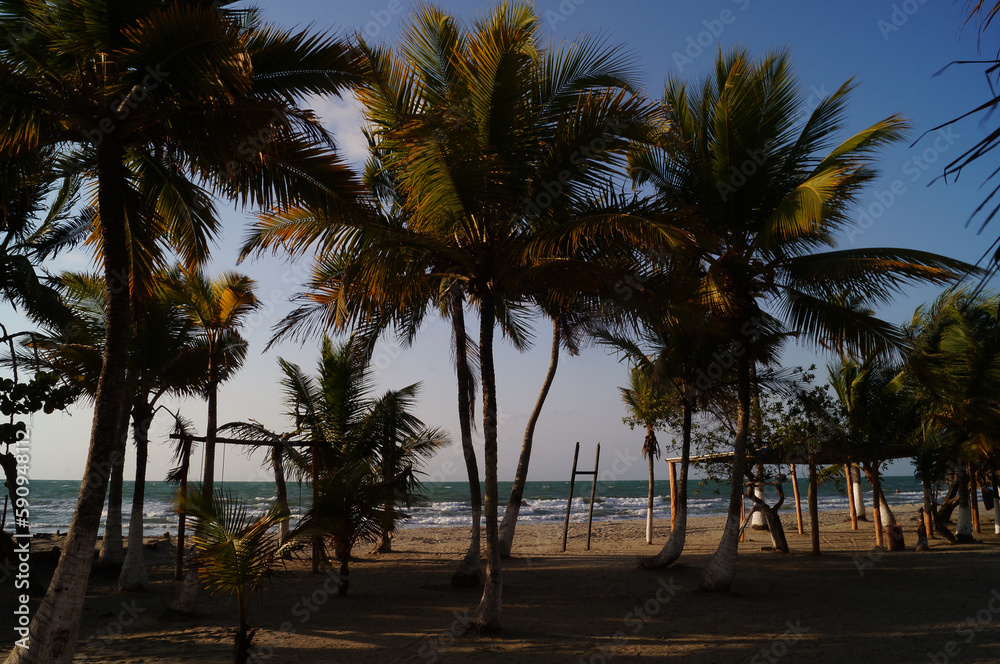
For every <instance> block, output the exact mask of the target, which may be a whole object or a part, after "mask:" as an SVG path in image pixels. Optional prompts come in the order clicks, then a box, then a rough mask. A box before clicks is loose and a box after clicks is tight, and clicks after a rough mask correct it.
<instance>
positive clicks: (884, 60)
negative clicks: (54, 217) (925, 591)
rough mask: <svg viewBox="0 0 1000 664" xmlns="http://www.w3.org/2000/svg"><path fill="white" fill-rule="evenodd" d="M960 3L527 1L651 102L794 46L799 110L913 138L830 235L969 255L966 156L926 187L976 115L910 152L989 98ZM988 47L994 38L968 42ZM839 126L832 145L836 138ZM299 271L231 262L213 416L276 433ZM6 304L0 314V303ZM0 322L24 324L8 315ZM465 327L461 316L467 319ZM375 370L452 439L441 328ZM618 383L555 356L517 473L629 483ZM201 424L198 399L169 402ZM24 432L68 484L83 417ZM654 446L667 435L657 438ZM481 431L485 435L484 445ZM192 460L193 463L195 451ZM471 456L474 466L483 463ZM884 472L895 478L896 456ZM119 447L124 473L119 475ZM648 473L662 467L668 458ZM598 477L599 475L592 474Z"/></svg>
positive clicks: (598, 368)
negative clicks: (740, 53) (232, 347)
mask: <svg viewBox="0 0 1000 664" xmlns="http://www.w3.org/2000/svg"><path fill="white" fill-rule="evenodd" d="M437 4H438V5H439V6H441V7H443V8H444V9H446V10H449V11H450V12H452V13H454V14H455V15H457V16H460V17H471V16H474V15H476V14H478V13H480V12H482V11H484V10H485V9H486V7H487V6H488V5H487V3H485V2H478V1H476V2H470V1H458V0H452V1H446V2H439V3H437ZM963 4H964V3H961V2H959V3H956V2H946V1H943V0H924V1H921V0H907V1H906V2H888V1H872V0H848V1H846V2H838V3H831V2H817V1H802V0H799V1H797V2H791V1H774V2H763V0H708V1H699V2H696V3H695V2H665V1H655V2H654V1H652V0H616V1H614V2H611V1H608V0H539V1H537V2H536V3H535V6H536V8H537V10H538V11H539V12H540V14H541V15H542V16H543V20H544V23H545V24H546V29H547V30H548V31H549V33H550V34H551V36H552V39H553V40H555V41H562V40H567V39H568V40H571V39H572V38H573V37H574V36H575V35H577V34H580V33H585V32H586V33H599V34H602V35H604V36H605V37H606V39H607V41H608V43H609V44H621V45H623V46H624V47H626V48H627V49H629V50H631V51H632V52H634V53H635V55H636V58H637V60H638V62H639V65H640V67H641V69H642V71H643V72H644V74H643V81H644V84H645V87H646V91H647V93H648V94H649V95H651V96H654V97H659V96H661V95H662V91H663V85H664V82H665V81H666V79H667V77H668V76H679V77H684V78H686V79H688V80H693V81H694V80H698V79H699V78H701V77H702V76H703V75H704V73H705V72H706V71H707V70H708V68H709V67H710V66H711V64H712V62H713V59H714V56H715V54H716V52H717V50H718V48H719V47H720V45H721V47H722V48H723V49H726V48H729V47H730V46H732V45H736V44H743V45H747V46H749V47H750V49H751V51H752V52H753V53H754V54H763V53H765V52H767V51H769V50H772V49H780V48H787V49H789V50H790V52H791V54H792V59H793V62H794V63H795V66H796V69H797V72H798V76H799V79H800V82H801V85H802V88H803V90H804V91H805V93H806V96H807V97H811V98H812V100H813V101H811V102H810V101H807V105H808V104H810V103H813V104H814V103H815V99H818V98H819V97H821V96H825V95H827V94H829V93H831V92H833V91H834V90H836V89H837V88H838V87H839V86H840V85H841V84H842V83H844V82H845V81H846V80H848V79H850V78H852V77H853V78H854V80H855V82H856V84H857V89H856V90H855V91H854V93H853V94H852V96H851V103H850V107H849V119H848V132H853V131H857V130H860V129H863V128H864V127H866V126H868V125H870V124H872V123H873V122H876V121H878V120H880V119H882V118H884V117H886V116H888V115H891V114H893V113H902V114H903V115H905V116H906V117H907V118H909V120H910V122H911V125H912V127H913V129H912V132H911V137H910V141H908V142H907V143H905V144H901V145H897V146H894V147H892V148H891V149H888V150H886V151H885V152H884V153H883V156H882V158H881V160H880V167H881V172H882V175H881V177H880V179H879V180H878V181H877V182H876V183H875V184H874V185H873V186H872V187H871V188H870V190H869V191H867V192H866V193H864V194H863V195H862V197H861V205H860V206H859V209H858V211H857V214H858V218H859V220H862V223H861V226H862V227H859V229H858V230H857V231H856V232H855V233H852V234H850V235H849V236H845V237H844V242H843V246H845V247H850V246H873V247H874V246H901V247H908V248H917V249H924V250H931V251H936V252H939V253H942V254H946V255H948V256H952V257H955V258H961V259H964V260H968V261H975V260H976V259H978V258H979V256H980V255H981V254H982V252H983V251H985V249H986V247H987V246H988V245H989V244H990V242H991V238H992V237H995V235H996V234H997V233H1000V222H998V223H996V224H995V225H994V226H991V227H990V228H988V229H987V232H986V233H984V234H983V235H977V233H976V230H977V229H978V223H973V224H972V226H970V227H968V228H967V227H966V221H967V220H968V218H969V216H970V214H971V213H972V211H973V210H974V208H975V206H976V205H977V203H978V202H979V201H980V200H981V198H982V196H983V191H982V190H981V189H980V185H981V183H982V181H983V178H984V177H985V176H986V174H987V173H988V171H987V169H986V168H984V167H979V168H978V169H976V170H974V171H970V172H968V173H966V174H964V175H963V177H962V178H961V180H960V181H959V182H958V183H952V182H949V183H945V182H943V181H938V182H936V183H934V184H933V185H931V182H932V180H934V179H935V178H936V177H937V176H939V175H940V174H941V170H942V167H943V165H944V164H946V163H947V162H948V161H950V160H952V159H954V158H956V157H957V156H958V155H959V154H960V153H961V152H962V151H963V150H964V149H965V148H967V147H968V146H970V145H972V144H973V143H974V142H975V141H976V140H978V138H979V137H981V136H982V134H983V128H982V127H981V126H980V125H979V124H977V121H976V120H968V121H965V122H962V123H961V124H959V125H957V126H955V127H954V128H952V129H949V130H945V131H940V132H934V133H931V134H929V135H927V136H925V137H924V138H922V139H921V140H920V141H918V142H917V143H916V144H915V145H912V146H911V145H910V143H911V142H912V141H915V140H916V139H917V138H918V136H920V135H921V134H922V133H923V132H925V131H928V130H930V129H931V128H932V127H934V126H936V125H938V124H941V123H942V122H945V121H947V120H949V119H951V118H953V117H955V116H957V115H959V114H961V113H963V112H965V111H966V110H968V109H971V108H973V107H974V106H976V105H978V104H979V103H982V102H983V101H985V100H986V99H987V98H988V97H987V95H988V93H989V88H988V86H987V81H986V79H985V76H984V73H983V68H982V66H978V65H956V66H954V67H951V68H949V69H948V70H947V71H945V72H943V73H941V74H940V75H938V76H936V77H935V76H934V74H935V73H936V72H938V71H939V70H940V69H942V68H943V67H945V65H947V64H948V63H949V62H952V61H954V60H970V59H977V58H979V57H980V56H979V54H978V52H977V34H976V32H975V31H974V29H973V28H971V27H966V28H965V29H963V28H962V18H963V17H962V11H961V10H962V8H963ZM415 5H416V3H411V2H408V1H405V0H388V1H384V0H375V1H374V2H365V3H362V2H350V3H348V2H339V1H336V2H330V1H329V0H325V1H319V0H286V1H284V2H280V3H279V2H270V1H268V2H261V3H260V6H261V7H262V9H263V10H264V15H265V17H266V18H267V19H268V20H271V21H273V22H275V23H278V24H279V25H281V26H284V27H296V26H298V27H305V26H313V27H314V28H315V29H322V30H332V31H334V32H339V33H342V34H346V33H353V32H361V33H363V34H364V35H365V36H366V37H367V38H369V39H373V40H376V41H385V42H390V43H391V42H394V41H395V40H396V38H397V36H398V34H399V32H400V30H401V29H402V27H403V26H404V25H405V23H406V18H407V15H408V14H409V12H410V11H411V7H412V6H415ZM982 49H983V51H984V52H995V51H996V45H995V40H992V39H990V40H986V41H984V42H983V44H982ZM308 105H310V106H311V107H312V108H314V109H316V110H317V111H318V112H319V113H320V115H321V116H322V117H323V118H324V120H325V122H326V123H327V125H328V126H329V127H330V128H332V129H333V130H334V131H335V132H336V134H337V136H338V140H339V142H340V146H341V149H342V150H343V151H344V152H345V154H346V155H347V157H348V158H349V159H351V160H353V161H360V160H361V159H363V155H364V152H363V144H362V142H361V137H360V133H359V131H358V127H359V124H360V122H361V114H360V111H359V110H358V108H357V105H356V104H355V103H354V102H353V100H351V99H344V100H327V99H313V100H309V101H308ZM847 135H848V134H847V133H846V132H845V135H844V137H843V138H846V137H847ZM250 220H251V216H250V215H249V214H248V213H244V212H238V211H235V210H234V211H232V212H231V213H229V214H228V215H227V216H226V223H225V229H226V230H225V235H224V237H223V238H222V239H221V241H220V244H219V247H218V249H217V251H216V253H215V266H214V267H215V269H216V270H221V269H224V268H231V267H233V266H234V264H235V258H236V253H237V247H238V245H239V242H240V240H241V238H242V236H243V233H244V232H245V229H246V227H247V224H248V223H249V221H250ZM89 265H90V263H89V257H87V256H86V255H85V254H79V255H75V256H69V257H66V258H63V259H61V260H60V263H59V264H58V265H57V266H56V267H58V268H60V269H61V268H71V269H83V268H86V267H87V266H89ZM307 268H308V262H307V261H305V260H303V261H297V262H295V263H286V262H283V261H281V260H279V259H274V258H271V257H266V258H263V259H259V260H255V261H252V262H247V263H244V264H243V265H241V266H240V268H239V269H240V270H242V271H244V272H246V273H248V274H249V275H251V276H252V277H254V278H256V279H257V280H258V281H259V284H260V291H259V294H260V296H261V298H262V299H263V301H264V303H265V306H264V308H263V309H262V311H261V312H260V314H259V315H258V316H256V317H255V318H254V319H253V320H252V321H251V325H250V326H249V328H248V330H247V334H248V336H249V339H250V343H251V352H250V354H249V356H248V361H247V365H246V368H245V369H244V371H243V372H242V373H240V374H239V375H238V376H237V377H236V378H235V379H234V380H233V381H232V382H231V383H230V384H227V385H225V386H224V387H223V389H222V392H221V396H220V421H222V422H226V421H230V420H238V419H248V418H255V419H258V420H260V421H261V422H263V423H264V424H266V425H268V426H271V427H274V428H278V429H281V428H283V427H285V426H286V421H285V419H284V417H283V415H282V406H281V403H280V392H279V388H278V381H279V377H278V369H277V358H278V357H279V356H280V357H284V358H286V359H289V360H292V361H294V362H298V363H300V364H301V365H303V367H305V368H307V369H311V368H312V367H313V365H314V364H315V362H316V356H317V354H318V341H316V342H315V343H312V342H310V343H306V344H304V345H302V346H300V345H298V344H292V343H284V344H281V345H279V346H278V347H277V348H275V349H272V350H271V351H269V352H267V353H265V352H264V345H265V343H266V341H267V338H268V336H269V328H270V327H271V325H273V324H274V323H275V322H277V321H278V320H279V319H280V318H281V316H282V315H283V314H284V313H285V312H287V311H288V309H289V306H288V304H287V301H288V298H289V297H290V296H291V295H292V294H294V293H295V292H296V290H297V284H298V282H299V280H300V278H301V277H302V276H303V275H304V272H305V270H306V269H307ZM935 294H936V293H935V291H933V290H932V289H913V290H910V291H908V292H907V293H906V294H905V296H903V297H901V298H899V300H898V301H897V302H895V303H894V304H893V305H892V306H891V307H888V308H887V309H885V310H884V311H882V312H881V313H882V314H883V315H884V316H885V317H886V318H888V319H889V320H892V321H894V322H903V321H905V320H907V319H908V318H909V316H910V315H912V312H913V309H914V308H915V307H916V306H917V305H919V304H920V303H922V302H925V301H928V300H930V299H932V298H933V297H934V295H935ZM4 311H5V312H6V311H7V310H6V309H5V310H4ZM4 319H5V321H4V322H5V323H7V322H8V321H13V322H14V323H16V324H15V325H14V327H17V324H19V323H20V321H19V320H18V319H17V318H16V317H11V316H9V315H8V314H7V313H5V314H4ZM473 324H474V323H473V321H471V320H470V322H469V325H470V327H471V326H472V325H473ZM537 332H538V335H537V337H538V338H537V343H536V345H535V348H534V349H533V350H531V351H530V352H528V353H525V354H519V353H517V352H515V351H513V350H511V349H510V348H509V347H507V346H505V345H504V344H503V343H501V344H500V346H501V347H500V349H499V356H498V370H497V374H498V375H497V378H498V396H499V404H500V419H501V427H500V469H499V471H500V478H501V479H502V480H503V479H512V477H513V473H514V468H515V466H516V463H517V454H518V452H519V449H520V442H521V437H522V435H523V431H524V425H525V422H526V420H527V417H528V414H529V413H530V411H531V409H532V407H533V405H534V400H535V397H536V394H537V391H538V388H539V386H540V384H541V380H542V377H543V375H544V373H545V369H546V366H547V363H548V356H549V349H548V339H549V333H548V326H547V325H546V324H544V323H542V324H541V325H539V326H538V330H537ZM786 358H787V363H788V364H810V363H814V362H815V363H818V364H820V365H822V364H825V362H826V361H827V358H825V357H823V356H821V355H817V354H815V353H814V352H813V351H812V350H811V349H807V348H796V347H792V348H789V349H788V352H787V354H786ZM374 362H375V367H376V370H377V373H378V383H379V388H380V390H384V389H388V388H397V387H402V386H404V385H408V384H410V383H413V382H416V381H423V392H422V398H421V407H420V415H421V417H423V419H424V421H425V422H426V423H427V424H429V425H432V426H442V427H444V428H445V429H447V430H449V431H450V432H452V433H453V435H454V436H455V437H456V438H457V435H458V424H457V416H456V413H455V410H456V409H455V405H454V404H455V391H456V388H455V380H454V373H453V369H452V365H451V359H450V342H449V333H448V330H447V328H446V327H445V326H444V325H443V324H441V323H440V322H438V321H432V322H431V323H429V324H427V325H426V326H425V328H424V329H423V330H422V332H421V334H420V336H419V338H418V340H417V342H416V344H415V345H414V346H413V347H412V348H407V349H400V348H398V347H397V346H396V345H395V344H394V343H393V342H392V341H386V342H385V343H384V344H383V345H381V346H380V347H379V349H378V350H377V352H376V355H375V358H374ZM624 381H625V367H624V366H623V365H621V364H619V363H618V362H617V360H616V359H615V358H614V357H609V356H607V355H606V354H605V353H604V351H602V350H600V349H588V350H585V351H584V353H583V354H582V355H581V356H579V357H574V358H570V357H567V356H566V355H565V354H564V355H563V357H562V360H561V364H560V368H559V373H558V375H557V376H556V379H555V384H554V386H553V389H552V392H551V393H550V396H549V400H548V402H547V403H546V407H545V410H544V412H543V414H542V418H541V421H540V422H539V425H538V429H537V431H536V436H535V441H536V442H535V452H534V454H533V457H532V464H531V466H532V471H531V473H530V476H529V479H531V480H546V479H568V475H569V467H570V464H571V459H572V453H573V444H574V442H576V441H580V442H581V444H582V452H581V454H582V458H584V459H586V460H587V462H586V463H587V464H589V463H590V461H589V460H590V459H591V456H590V455H592V454H593V447H594V445H595V444H596V443H598V442H600V443H602V457H603V459H604V461H603V463H602V466H603V468H604V469H606V470H608V472H611V471H610V469H611V467H612V462H613V461H614V460H616V459H617V460H618V461H619V463H618V464H617V465H616V466H615V467H616V469H617V470H616V471H615V472H614V475H613V476H614V477H615V478H618V479H642V478H644V477H645V471H644V466H645V463H644V462H642V461H640V460H639V458H638V450H639V448H640V447H641V445H642V439H643V434H642V432H639V431H630V430H629V429H628V427H626V426H625V425H623V424H622V422H621V418H622V416H623V415H624V409H623V406H622V404H621V400H620V397H619V394H618V386H619V385H621V384H623V383H624ZM170 405H171V406H172V407H173V406H177V405H180V406H181V408H182V411H183V413H184V414H185V415H186V416H187V417H189V418H192V419H194V420H195V422H196V424H197V425H198V428H199V430H200V431H202V430H203V428H204V425H203V422H204V411H205V408H204V405H203V404H202V403H199V402H194V401H190V402H186V403H182V404H178V403H172V404H170ZM34 425H35V426H34V429H33V433H32V440H33V455H32V456H33V458H32V476H34V477H36V478H43V479H62V478H74V479H75V478H79V477H81V476H82V472H83V466H84V462H85V459H86V450H87V441H88V437H89V430H90V411H89V409H85V408H82V407H79V408H74V409H73V410H72V414H71V415H52V416H44V417H42V416H39V417H37V418H36V420H35V422H34ZM168 427H169V422H168V421H167V419H159V418H158V421H157V422H154V425H153V435H154V438H153V440H160V441H162V440H163V439H164V436H165V434H166V431H167V429H168ZM661 439H662V442H663V443H668V442H669V440H670V434H663V435H662V436H661ZM480 442H481V439H480ZM219 454H220V456H219V458H218V459H217V461H216V464H217V469H218V472H220V473H221V472H222V471H223V465H224V475H225V477H224V478H225V479H226V480H232V481H236V480H249V479H267V478H268V475H267V473H265V472H263V471H261V470H260V469H259V464H260V461H261V459H262V455H260V453H258V455H257V456H256V457H255V458H252V459H249V460H248V459H245V458H242V453H241V451H239V450H237V449H229V450H227V451H226V454H225V460H224V464H223V458H222V456H221V452H220V453H219ZM199 460H200V459H199ZM480 464H481V461H480ZM168 465H169V452H168V450H167V447H166V446H165V445H163V444H157V445H155V446H154V448H153V449H151V451H150V471H149V473H148V475H147V476H148V477H149V478H150V479H162V478H163V476H164V474H165V472H166V468H167V466H168ZM426 470H427V471H428V478H427V479H430V480H443V481H454V482H461V481H463V478H464V475H465V471H464V466H463V465H462V457H461V451H460V448H459V445H458V444H457V442H456V443H455V444H454V445H453V446H452V447H451V448H450V449H447V450H445V451H444V452H442V453H441V454H439V455H438V456H437V457H436V458H435V459H434V460H432V461H431V462H430V464H429V465H428V467H427V468H426ZM896 472H900V473H903V472H908V471H907V469H906V468H905V467H903V466H900V467H898V468H897V469H896ZM131 473H132V471H131V458H130V459H129V467H128V469H127V470H126V477H129V476H130V475H131ZM658 473H659V474H660V476H661V477H665V466H664V465H662V464H661V465H660V466H659V470H658ZM603 474H604V473H602V475H603Z"/></svg>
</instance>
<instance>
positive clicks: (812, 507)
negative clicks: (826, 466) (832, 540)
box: [809, 458, 819, 556]
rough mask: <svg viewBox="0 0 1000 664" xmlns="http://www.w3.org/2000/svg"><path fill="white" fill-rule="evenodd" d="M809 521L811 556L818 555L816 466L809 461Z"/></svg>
mask: <svg viewBox="0 0 1000 664" xmlns="http://www.w3.org/2000/svg"><path fill="white" fill-rule="evenodd" d="M809 521H810V522H811V523H810V527H811V528H812V532H811V533H810V534H811V536H812V554H813V555H814V556H818V555H819V502H818V499H817V496H816V464H815V463H813V460H812V458H810V459H809Z"/></svg>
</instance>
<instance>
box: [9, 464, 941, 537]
mask: <svg viewBox="0 0 1000 664" xmlns="http://www.w3.org/2000/svg"><path fill="white" fill-rule="evenodd" d="M132 484H133V483H132V482H125V485H124V497H123V500H122V505H123V506H122V512H123V515H122V521H123V524H124V529H125V531H126V532H127V531H128V521H129V514H130V511H131V504H132ZM220 485H221V488H223V489H225V490H228V491H232V492H233V493H234V494H235V495H236V496H239V497H240V498H242V499H244V500H246V501H247V502H248V503H249V505H250V508H251V512H262V511H263V510H264V509H266V507H267V506H268V505H269V504H270V502H271V501H273V500H274V496H275V490H274V484H273V483H270V482H222V483H217V486H220ZM862 485H863V486H864V487H865V488H866V489H868V491H867V492H866V496H865V504H866V505H867V506H868V508H869V509H871V504H872V503H871V490H870V488H868V486H867V483H866V482H864V481H862ZM882 486H883V490H884V491H885V493H886V499H887V500H888V502H889V504H890V505H898V504H904V503H911V504H912V503H919V502H922V501H923V492H922V490H921V487H920V482H919V481H918V480H917V479H916V478H914V477H912V476H895V477H884V478H883V480H882ZM646 487H647V483H646V481H645V480H626V481H613V482H598V483H597V496H596V498H595V500H594V520H595V521H626V520H637V519H643V518H645V514H646V491H647V488H646ZM79 488H80V483H79V482H78V481H70V480H32V481H31V484H30V489H31V492H30V494H29V496H28V498H29V502H30V528H31V530H32V532H36V533H55V532H56V531H61V532H64V533H65V532H66V530H67V529H68V528H69V524H70V520H71V519H72V518H73V510H74V508H75V506H76V498H77V492H78V491H79ZM510 489H511V482H500V485H499V493H500V504H501V508H502V507H503V506H504V505H506V502H507V497H508V496H509V495H510ZM807 489H808V481H807V479H806V478H801V477H800V478H799V490H800V492H801V494H802V509H803V510H806V495H807ZM897 489H898V491H899V492H898V493H897V492H896V491H897ZM784 490H785V504H784V505H783V506H782V508H781V510H782V512H784V513H785V514H786V516H785V519H786V520H787V519H789V518H794V504H793V503H794V498H793V495H792V489H791V483H790V482H789V483H787V484H786V486H785V487H784ZM176 491H177V485H175V484H168V483H167V482H147V483H146V501H145V510H144V519H143V520H144V523H143V530H144V532H145V534H146V535H149V536H154V535H162V534H163V533H164V532H170V533H171V535H175V534H176V532H177V515H176V513H175V512H174V508H173V500H174V496H175V495H176ZM771 491H773V489H771V488H769V489H768V492H769V493H768V495H769V496H773V495H774V494H773V493H771ZM4 494H6V492H4ZM425 495H426V496H427V498H428V500H429V504H428V505H427V506H425V507H415V508H413V509H411V510H409V515H410V518H409V519H408V520H407V521H405V522H404V524H403V525H402V527H403V528H422V527H431V526H465V525H467V524H468V523H469V516H468V513H469V494H468V485H467V484H465V483H461V482H429V483H427V484H425ZM568 495H569V482H558V481H549V482H546V481H541V482H528V483H527V485H526V487H525V494H524V503H523V505H522V507H521V512H520V515H519V517H518V521H519V522H520V523H561V522H562V521H563V519H565V517H566V499H567V497H568ZM656 495H657V498H656V504H655V510H656V514H655V517H656V518H660V519H665V518H669V516H670V484H669V482H668V481H666V480H663V481H657V482H656ZM310 496H311V492H310V488H309V485H308V484H299V483H295V482H291V483H289V484H288V499H289V503H290V508H291V511H292V515H293V521H292V523H293V526H294V522H295V518H296V517H298V515H300V514H302V512H303V511H304V509H305V508H306V507H308V502H309V498H310ZM728 496H729V489H728V485H724V484H723V485H720V484H714V483H709V482H699V481H691V482H690V483H689V487H688V515H689V516H692V517H697V516H713V515H721V514H725V512H726V503H727V500H728ZM589 500H590V481H588V480H583V481H578V482H577V483H576V488H575V491H574V497H573V506H572V512H571V517H570V520H571V521H573V522H580V521H586V519H587V504H588V503H589ZM0 502H3V501H0ZM768 502H773V497H772V498H769V500H768ZM818 503H819V509H820V510H821V511H827V510H846V509H848V501H847V496H846V495H845V494H841V493H839V492H838V491H837V490H836V487H835V486H834V485H833V484H832V483H828V484H824V485H820V487H819V492H818ZM11 511H12V510H11V509H10V507H9V506H8V507H7V510H6V527H7V528H8V529H12V524H11V521H12V519H13V516H12V514H11ZM788 515H791V516H788Z"/></svg>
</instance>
